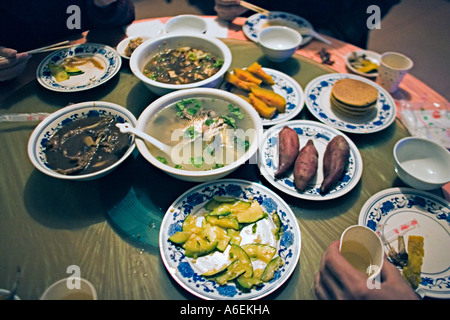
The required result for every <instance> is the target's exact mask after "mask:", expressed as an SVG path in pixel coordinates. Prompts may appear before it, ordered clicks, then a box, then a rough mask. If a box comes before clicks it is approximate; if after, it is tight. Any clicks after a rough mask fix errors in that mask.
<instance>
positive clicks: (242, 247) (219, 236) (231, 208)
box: [159, 179, 301, 300]
mask: <svg viewBox="0 0 450 320" xmlns="http://www.w3.org/2000/svg"><path fill="white" fill-rule="evenodd" d="M159 248H160V253H161V257H162V260H163V262H164V265H165V267H166V269H167V270H168V272H169V274H170V275H171V276H172V277H173V278H174V280H175V281H176V282H177V283H178V284H179V285H180V286H181V287H183V288H184V289H186V290H187V291H188V292H190V293H191V294H193V295H195V296H197V297H199V298H202V299H206V300H213V299H216V300H218V299H221V300H226V299H233V300H256V299H260V298H263V297H265V296H267V295H269V294H271V293H272V292H274V291H275V290H277V289H278V288H279V287H280V286H281V285H282V284H283V283H284V282H285V281H286V280H287V279H289V277H290V276H291V274H292V272H293V271H294V270H295V268H296V266H297V262H298V260H299V258H300V249H301V235H300V228H299V225H298V222H297V219H296V217H295V215H294V213H293V212H292V210H291V209H290V207H289V205H288V204H287V203H286V202H285V201H284V200H283V199H281V198H280V197H279V196H278V195H277V194H275V193H274V192H273V191H272V190H270V189H268V188H266V187H265V186H263V185H261V184H259V183H255V182H250V181H246V180H239V179H223V180H217V181H212V182H206V183H203V184H200V185H197V186H195V187H193V188H192V189H190V190H188V191H186V192H185V193H184V194H182V195H181V196H180V197H179V198H178V199H176V200H175V201H174V202H173V204H172V205H171V206H170V207H169V209H168V210H167V212H166V214H165V216H164V219H163V221H162V224H161V229H160V234H159Z"/></svg>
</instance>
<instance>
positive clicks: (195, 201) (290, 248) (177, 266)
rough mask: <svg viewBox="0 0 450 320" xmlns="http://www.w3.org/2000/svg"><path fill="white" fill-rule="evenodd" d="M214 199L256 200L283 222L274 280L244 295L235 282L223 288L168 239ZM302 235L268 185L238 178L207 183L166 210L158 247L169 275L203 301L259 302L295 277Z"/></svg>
mask: <svg viewBox="0 0 450 320" xmlns="http://www.w3.org/2000/svg"><path fill="white" fill-rule="evenodd" d="M214 196H233V197H239V198H241V199H254V200H257V201H258V202H259V203H260V205H261V206H262V208H263V209H264V211H265V212H267V213H268V214H269V215H272V214H273V212H276V213H277V214H278V215H279V217H280V220H281V223H282V227H283V235H282V237H281V239H280V241H279V246H278V252H277V253H278V255H279V256H280V257H281V258H283V260H284V266H283V267H281V268H280V269H278V271H277V272H276V274H275V277H274V279H272V280H271V281H269V282H268V283H264V284H263V285H261V286H258V287H257V288H253V289H252V290H251V291H250V292H243V291H241V290H239V289H238V288H236V286H235V285H234V283H227V284H226V285H223V286H220V285H218V284H217V283H216V282H214V281H212V280H210V279H206V278H205V277H203V276H201V275H199V274H198V273H197V272H196V271H195V268H194V267H193V261H192V259H191V258H188V257H186V256H185V255H184V250H183V249H181V248H180V247H178V246H176V245H174V244H173V243H172V242H170V241H169V240H168V239H169V237H170V236H171V235H173V234H174V233H176V232H177V231H180V230H181V228H182V223H183V221H184V219H185V218H186V216H187V215H189V214H190V213H195V212H196V211H198V210H199V209H201V208H202V207H203V206H204V204H205V203H206V202H207V201H209V200H210V199H212V198H213V197H214ZM300 247H301V235H300V228H299V226H298V223H297V219H296V217H295V215H294V213H293V212H292V210H291V209H290V207H289V205H288V204H287V203H285V202H284V200H282V199H281V198H280V197H279V196H278V195H276V194H275V193H274V192H273V191H271V190H270V189H268V188H266V187H265V186H263V185H261V184H258V183H255V182H250V181H245V180H239V179H223V180H217V181H213V182H206V183H203V184H201V185H198V186H196V187H193V188H192V189H190V190H188V191H187V192H185V193H184V194H183V195H181V196H180V197H179V198H178V199H177V200H175V201H174V203H173V204H172V205H171V206H170V208H169V209H168V210H167V212H166V214H165V216H164V219H163V222H162V224H161V229H160V238H159V248H160V253H161V257H162V260H163V262H164V265H165V266H166V268H167V270H168V271H169V273H170V275H171V276H172V277H173V278H174V279H175V280H176V281H177V282H178V283H179V284H180V285H181V286H182V287H183V288H184V289H186V290H187V291H189V292H190V293H192V294H194V295H196V296H198V297H200V298H203V299H234V300H236V299H239V300H241V299H260V298H262V297H264V296H266V295H268V294H270V293H272V292H273V291H275V290H276V289H278V288H279V287H280V286H281V285H282V284H283V283H284V282H285V281H286V280H287V279H288V278H289V277H290V275H291V274H292V272H293V271H294V269H295V267H296V265H297V262H298V260H299V258H300Z"/></svg>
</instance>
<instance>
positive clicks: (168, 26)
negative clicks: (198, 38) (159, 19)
mask: <svg viewBox="0 0 450 320" xmlns="http://www.w3.org/2000/svg"><path fill="white" fill-rule="evenodd" d="M206 30H207V25H206V21H205V20H204V19H203V18H202V17H199V16H196V15H193V14H182V15H179V16H175V17H172V18H170V19H169V20H167V22H166V23H165V24H164V31H165V32H166V33H183V34H202V33H205V32H206Z"/></svg>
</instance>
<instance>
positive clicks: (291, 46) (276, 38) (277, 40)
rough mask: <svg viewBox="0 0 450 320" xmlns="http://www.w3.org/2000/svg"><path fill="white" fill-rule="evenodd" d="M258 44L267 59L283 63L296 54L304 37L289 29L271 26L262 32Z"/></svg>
mask: <svg viewBox="0 0 450 320" xmlns="http://www.w3.org/2000/svg"><path fill="white" fill-rule="evenodd" d="M258 42H259V46H260V48H261V51H262V52H263V53H264V55H265V56H266V58H267V59H269V60H271V61H273V62H283V61H285V60H287V59H288V58H290V57H291V56H292V55H293V54H294V53H295V51H296V50H297V48H298V47H299V46H300V44H301V43H302V36H301V35H300V33H298V32H297V31H295V30H294V29H291V28H289V27H282V26H271V27H267V28H264V29H263V30H261V32H260V33H259V36H258Z"/></svg>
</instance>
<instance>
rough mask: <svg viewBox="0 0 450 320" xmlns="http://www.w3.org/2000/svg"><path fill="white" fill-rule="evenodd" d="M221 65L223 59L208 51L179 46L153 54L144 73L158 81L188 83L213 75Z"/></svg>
mask: <svg viewBox="0 0 450 320" xmlns="http://www.w3.org/2000/svg"><path fill="white" fill-rule="evenodd" d="M222 65H223V60H222V59H220V58H218V57H217V56H215V55H213V54H212V53H210V52H206V51H203V50H199V49H194V48H191V47H180V48H177V49H167V50H165V51H162V52H160V53H158V54H157V55H155V56H154V57H153V58H152V59H151V60H150V61H149V62H148V63H147V65H146V66H145V68H144V75H145V76H146V77H148V78H149V79H152V80H155V81H158V82H163V83H169V84H188V83H194V82H198V81H202V80H205V79H207V78H209V77H211V76H213V75H214V74H216V73H217V72H218V71H219V70H220V68H221V67H222Z"/></svg>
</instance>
